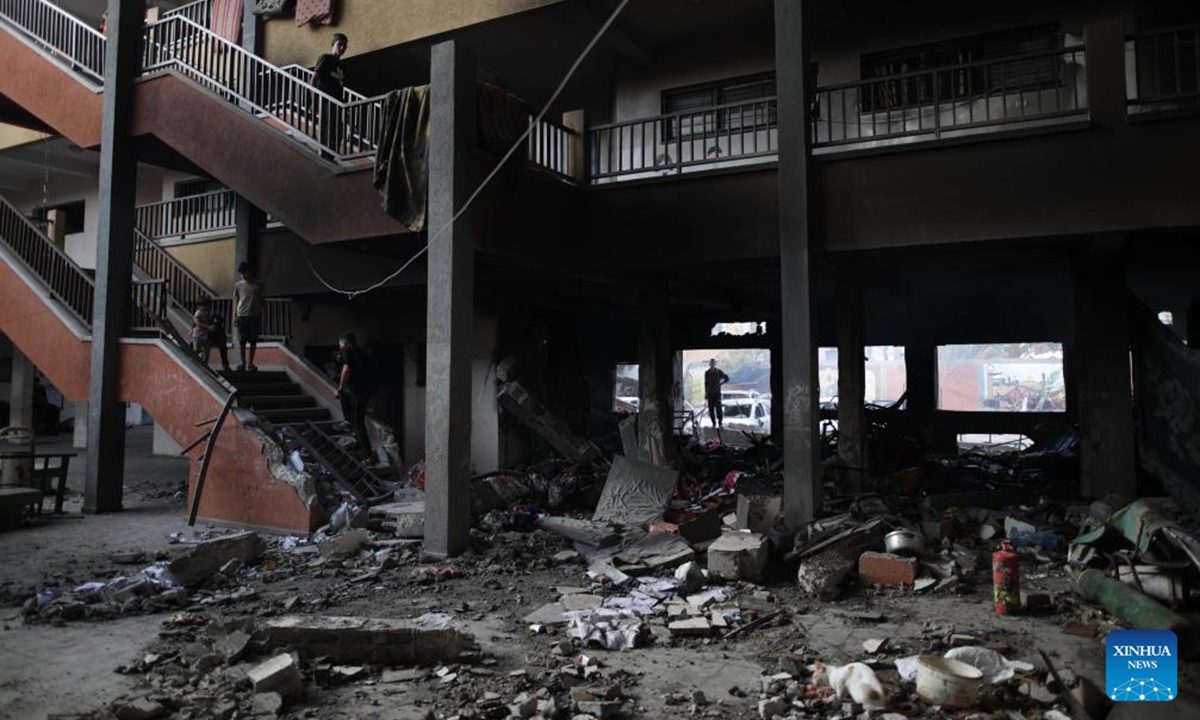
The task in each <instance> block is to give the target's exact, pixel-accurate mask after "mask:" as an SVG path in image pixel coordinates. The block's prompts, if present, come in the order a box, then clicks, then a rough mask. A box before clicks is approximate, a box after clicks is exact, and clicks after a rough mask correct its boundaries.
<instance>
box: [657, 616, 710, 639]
mask: <svg viewBox="0 0 1200 720" xmlns="http://www.w3.org/2000/svg"><path fill="white" fill-rule="evenodd" d="M667 629H668V630H670V631H671V634H672V635H680V636H682V637H697V636H699V637H704V636H707V635H709V634H710V633H712V623H710V622H709V621H708V619H707V618H703V617H694V618H687V619H686V620H675V621H674V622H671V623H668V624H667Z"/></svg>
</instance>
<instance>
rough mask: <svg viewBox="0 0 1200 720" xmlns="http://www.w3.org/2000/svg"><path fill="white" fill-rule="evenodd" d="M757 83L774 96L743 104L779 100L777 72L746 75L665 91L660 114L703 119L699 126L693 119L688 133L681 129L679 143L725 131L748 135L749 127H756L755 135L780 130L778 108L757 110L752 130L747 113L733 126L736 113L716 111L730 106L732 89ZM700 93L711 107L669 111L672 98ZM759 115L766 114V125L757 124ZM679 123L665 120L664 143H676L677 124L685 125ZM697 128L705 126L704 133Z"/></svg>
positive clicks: (763, 96)
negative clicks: (692, 116) (776, 128)
mask: <svg viewBox="0 0 1200 720" xmlns="http://www.w3.org/2000/svg"><path fill="white" fill-rule="evenodd" d="M756 82H757V83H761V84H762V86H763V87H764V88H770V89H771V90H773V91H774V92H771V93H770V94H768V95H759V96H758V98H751V99H747V100H744V101H742V102H744V103H745V104H749V103H754V102H765V101H767V100H768V99H771V98H775V97H776V94H777V92H778V90H777V86H776V84H775V82H776V80H775V71H773V70H765V71H762V72H757V73H750V74H747V75H737V76H734V77H729V78H723V79H721V80H712V81H708V82H703V83H696V84H694V85H684V86H682V87H676V88H668V89H666V90H663V91H661V93H660V100H659V103H660V104H659V107H660V108H661V110H662V112H661V114H662V115H672V114H674V113H677V112H684V113H691V114H694V115H700V116H702V118H703V120H702V122H700V123H697V122H696V120H695V119H693V120H692V122H691V123H690V124H689V125H688V129H687V130H686V131H684V130H683V129H682V127H681V128H680V132H679V134H678V139H680V140H691V139H696V138H704V137H708V136H710V135H713V134H715V133H720V132H723V131H726V130H731V131H736V132H746V131H747V128H748V127H753V131H755V132H757V131H758V130H771V129H772V128H775V127H777V126H778V124H779V117H778V110H777V108H776V107H773V106H770V105H767V107H766V108H765V111H760V110H758V109H755V110H754V111H752V113H751V114H752V115H753V116H754V117H755V122H754V124H753V125H752V126H748V125H747V124H746V123H745V122H744V117H745V115H746V113H745V111H743V112H741V113H739V114H738V117H739V118H740V119H739V122H738V123H737V124H736V125H732V124H731V123H730V118H731V117H733V116H734V113H732V112H730V109H724V110H716V109H715V108H719V107H721V106H722V105H727V104H729V101H727V100H726V93H728V92H729V91H730V90H731V89H733V88H736V87H738V86H748V85H752V84H753V83H756ZM700 93H708V94H709V97H710V101H709V104H708V105H706V106H701V107H698V108H696V109H695V110H694V111H689V110H675V109H672V108H671V107H670V103H671V100H672V98H678V97H682V96H686V95H699V94H700ZM733 102H738V101H733ZM760 113H762V114H765V116H766V117H765V122H761V123H760V122H758V119H757V118H758V117H759V115H760ZM679 120H682V118H664V120H663V123H662V139H663V141H664V142H667V141H673V140H676V139H677V136H676V130H675V127H676V124H679V125H680V126H682V124H683V123H680V122H678V121H679ZM696 124H700V125H702V128H703V129H702V130H700V131H699V132H698V131H696V130H694V129H693V128H694V127H695V125H696Z"/></svg>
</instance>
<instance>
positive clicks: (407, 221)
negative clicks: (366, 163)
mask: <svg viewBox="0 0 1200 720" xmlns="http://www.w3.org/2000/svg"><path fill="white" fill-rule="evenodd" d="M374 183H375V189H377V190H379V193H380V194H381V195H382V196H383V210H384V212H386V213H387V214H388V215H391V216H392V217H394V218H396V219H397V220H399V221H400V222H401V223H403V224H404V226H405V227H407V228H408V229H409V230H412V231H413V232H420V231H421V229H423V228H424V227H425V209H426V194H427V192H428V185H429V86H428V85H420V86H417V87H411V88H405V89H403V90H392V91H391V92H389V93H388V94H387V96H386V97H385V98H384V101H383V126H382V128H381V129H380V131H379V147H378V148H377V149H376V150H375V178H374Z"/></svg>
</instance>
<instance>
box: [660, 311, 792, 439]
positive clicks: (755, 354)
mask: <svg viewBox="0 0 1200 720" xmlns="http://www.w3.org/2000/svg"><path fill="white" fill-rule="evenodd" d="M742 324H745V325H751V326H753V325H758V324H760V323H742ZM761 324H762V325H764V326H765V323H761ZM716 327H719V325H718V326H714V330H715V329H716ZM726 327H728V324H726ZM764 330H765V327H764ZM749 334H753V333H749ZM712 360H716V366H717V369H718V370H721V371H722V372H724V373H725V375H727V376H728V377H729V381H728V382H726V383H724V384H723V385H721V416H722V417H723V421H722V424H723V426H724V427H725V428H728V429H736V430H743V431H746V432H753V433H762V434H767V433H770V432H771V351H770V350H769V349H768V348H737V349H724V350H715V349H707V350H706V349H699V350H684V351H683V392H682V394H683V408H682V409H683V410H686V411H691V412H693V413H695V417H696V421H697V424H698V425H699V426H700V427H701V428H708V427H712V426H713V425H714V423H713V418H712V415H713V414H712V413H710V412H709V407H708V399H707V398H706V397H705V387H704V384H705V383H704V378H705V373H707V372H708V369H709V362H710V361H712Z"/></svg>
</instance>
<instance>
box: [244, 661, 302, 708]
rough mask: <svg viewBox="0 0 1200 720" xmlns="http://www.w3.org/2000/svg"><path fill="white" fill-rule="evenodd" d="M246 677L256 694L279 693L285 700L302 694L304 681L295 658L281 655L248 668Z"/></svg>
mask: <svg viewBox="0 0 1200 720" xmlns="http://www.w3.org/2000/svg"><path fill="white" fill-rule="evenodd" d="M246 677H247V678H248V679H249V680H250V683H251V684H252V685H253V686H254V692H256V693H270V692H274V693H279V694H280V695H281V696H283V697H285V698H289V697H296V696H298V695H300V694H301V693H303V692H304V681H303V679H301V677H300V666H299V663H297V662H296V658H295V657H294V656H293V655H291V654H289V653H283V654H281V655H276V656H275V657H273V658H271V659H270V660H267V661H266V662H264V663H262V664H260V665H256V666H255V667H252V668H250V670H249V671H248V672H247V673H246Z"/></svg>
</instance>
